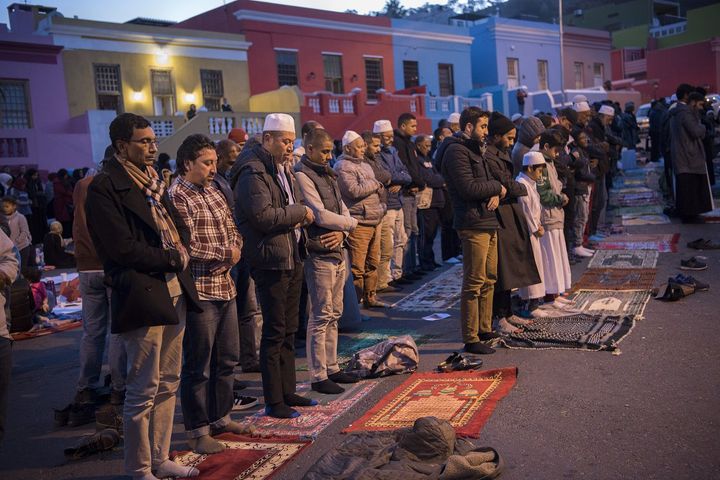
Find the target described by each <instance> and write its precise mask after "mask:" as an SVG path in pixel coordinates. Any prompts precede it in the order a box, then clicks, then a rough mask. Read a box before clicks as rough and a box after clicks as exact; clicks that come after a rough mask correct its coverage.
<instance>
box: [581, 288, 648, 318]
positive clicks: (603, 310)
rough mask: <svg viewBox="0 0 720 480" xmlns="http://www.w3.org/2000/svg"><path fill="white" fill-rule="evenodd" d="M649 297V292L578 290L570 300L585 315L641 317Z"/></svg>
mask: <svg viewBox="0 0 720 480" xmlns="http://www.w3.org/2000/svg"><path fill="white" fill-rule="evenodd" d="M650 296H651V292H650V290H637V289H636V290H578V291H576V292H575V294H574V295H573V296H572V300H574V301H575V305H574V308H576V309H577V310H580V311H582V312H584V313H587V314H593V315H603V314H607V315H626V316H634V317H642V315H643V312H644V311H645V305H647V303H648V301H649V300H650Z"/></svg>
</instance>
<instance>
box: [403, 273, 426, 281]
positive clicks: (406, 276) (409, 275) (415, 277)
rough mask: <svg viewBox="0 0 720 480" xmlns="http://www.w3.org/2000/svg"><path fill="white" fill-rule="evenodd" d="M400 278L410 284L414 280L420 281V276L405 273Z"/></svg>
mask: <svg viewBox="0 0 720 480" xmlns="http://www.w3.org/2000/svg"><path fill="white" fill-rule="evenodd" d="M402 278H404V279H406V280H410V281H411V282H414V281H415V280H420V279H421V278H422V275H418V274H417V273H414V272H413V273H406V274H404V275H403V276H402Z"/></svg>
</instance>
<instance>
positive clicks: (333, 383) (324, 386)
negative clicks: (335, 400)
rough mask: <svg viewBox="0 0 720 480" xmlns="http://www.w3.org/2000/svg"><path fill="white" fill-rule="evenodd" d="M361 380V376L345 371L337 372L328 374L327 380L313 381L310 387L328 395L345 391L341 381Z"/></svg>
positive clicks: (346, 382)
mask: <svg viewBox="0 0 720 480" xmlns="http://www.w3.org/2000/svg"><path fill="white" fill-rule="evenodd" d="M359 381H360V378H359V377H356V376H355V375H350V374H349V373H345V372H337V373H333V374H332V375H328V378H327V379H326V380H322V381H320V382H312V383H311V384H310V388H311V389H312V390H313V391H315V392H319V393H324V394H326V395H339V394H341V393H343V392H344V391H345V389H344V388H343V387H341V386H340V385H338V384H339V383H342V384H351V383H357V382H359Z"/></svg>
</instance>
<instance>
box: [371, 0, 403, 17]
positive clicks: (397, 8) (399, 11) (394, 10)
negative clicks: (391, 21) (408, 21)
mask: <svg viewBox="0 0 720 480" xmlns="http://www.w3.org/2000/svg"><path fill="white" fill-rule="evenodd" d="M377 15H378V16H380V17H390V18H403V17H404V16H406V15H407V9H406V8H405V7H403V6H402V5H401V4H400V0H387V2H386V3H385V8H384V9H383V11H381V12H378V13H377Z"/></svg>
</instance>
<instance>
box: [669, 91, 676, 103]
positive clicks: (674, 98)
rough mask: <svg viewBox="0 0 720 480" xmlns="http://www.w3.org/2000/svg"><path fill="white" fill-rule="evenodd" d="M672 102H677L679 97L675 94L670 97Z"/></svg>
mask: <svg viewBox="0 0 720 480" xmlns="http://www.w3.org/2000/svg"><path fill="white" fill-rule="evenodd" d="M670 101H671V102H677V95H676V94H674V93H673V94H672V95H670Z"/></svg>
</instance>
